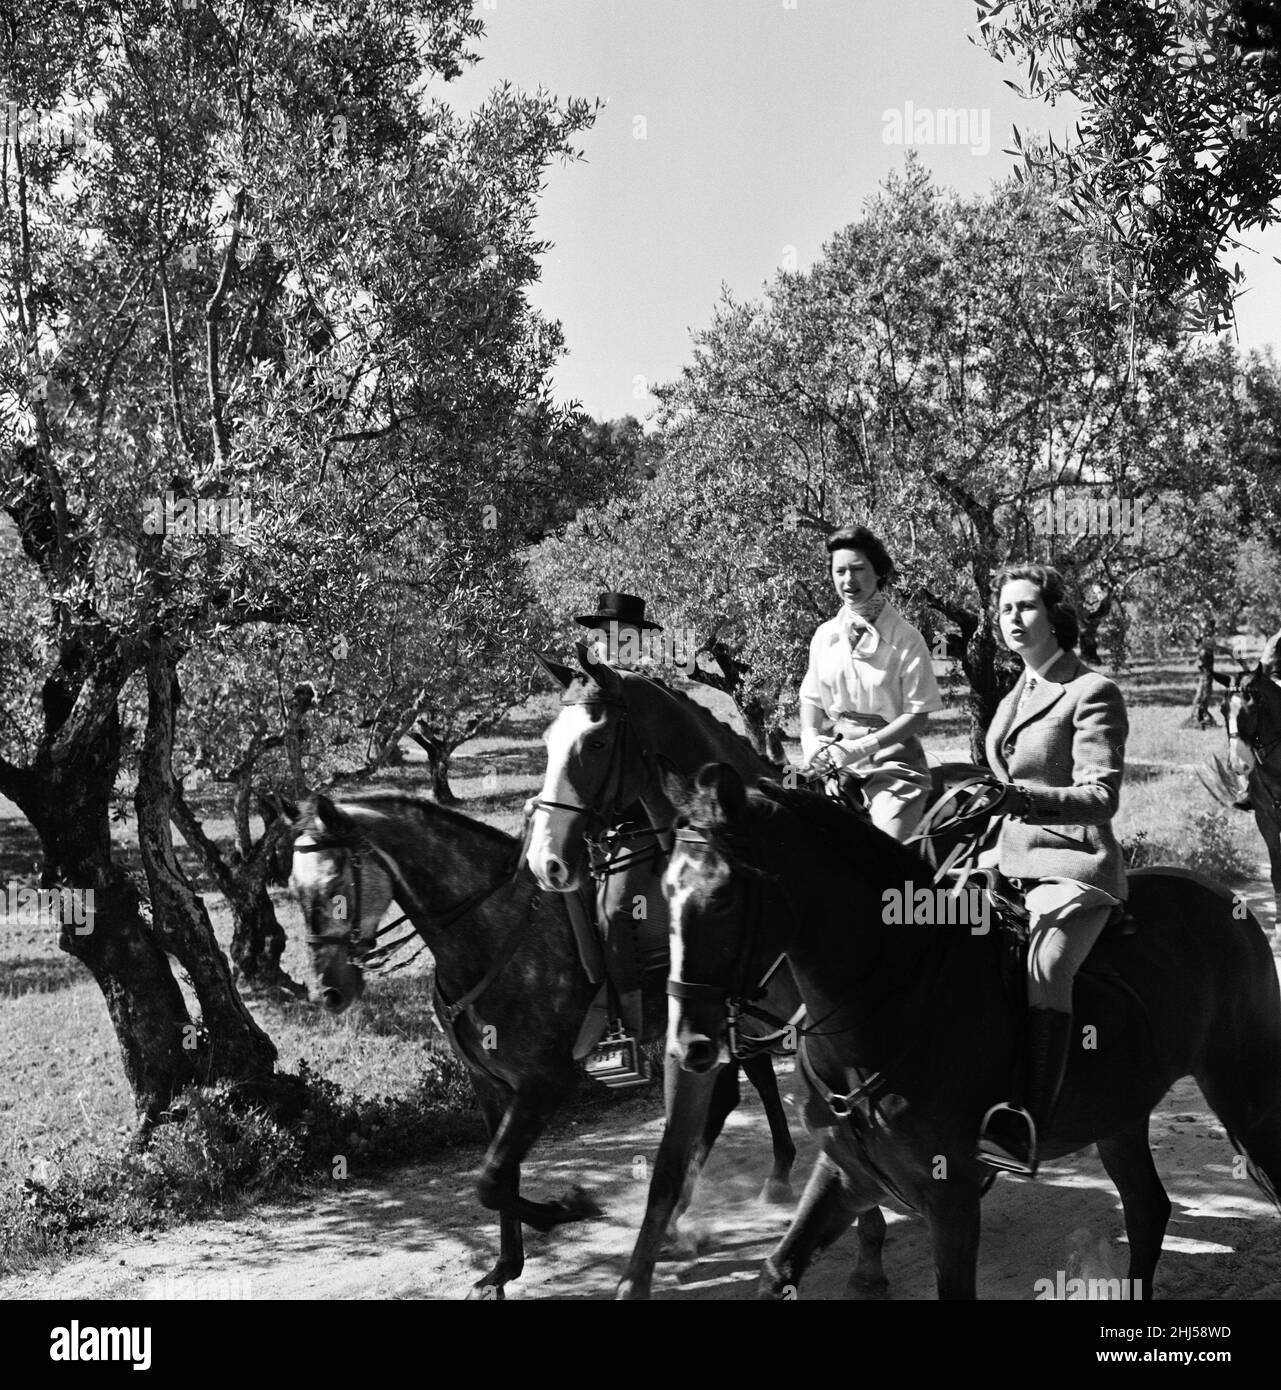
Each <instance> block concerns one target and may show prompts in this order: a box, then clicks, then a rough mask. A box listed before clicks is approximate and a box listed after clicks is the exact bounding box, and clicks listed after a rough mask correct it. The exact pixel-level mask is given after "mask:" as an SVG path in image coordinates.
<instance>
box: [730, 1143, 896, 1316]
mask: <svg viewBox="0 0 1281 1390" xmlns="http://www.w3.org/2000/svg"><path fill="white" fill-rule="evenodd" d="M875 1200H876V1198H875V1195H873V1194H871V1193H862V1192H860V1191H858V1190H856V1189H854V1190H852V1189H851V1187H850V1186H849V1184H848V1183H847V1181H846V1179H845V1178H844V1176H843V1175H842V1173H841V1170H840V1169H839V1168H838V1167H837V1166H836V1164H835V1163H833V1162H832V1160H831V1159H830V1158H828V1156H827V1155H826V1154H825V1153H820V1154H819V1156H818V1158H817V1159H816V1160H815V1162H814V1167H813V1168H812V1169H811V1171H810V1176H809V1181H808V1182H807V1183H806V1184H805V1191H804V1193H803V1194H802V1196H801V1204H800V1206H799V1207H798V1208H797V1210H796V1215H795V1216H794V1217H793V1218H792V1224H791V1225H790V1226H789V1227H788V1228H787V1234H786V1235H785V1236H784V1237H783V1239H782V1240H781V1241H780V1242H779V1244H778V1246H777V1247H776V1249H775V1250H774V1252H773V1253H772V1254H771V1255H770V1256H769V1258H768V1259H767V1260H766V1261H765V1264H764V1265H763V1266H762V1268H761V1273H760V1279H759V1280H758V1281H757V1285H756V1297H757V1298H763V1299H764V1298H773V1299H789V1298H797V1297H799V1294H800V1287H801V1278H802V1276H803V1275H804V1273H805V1271H806V1270H807V1269H808V1268H809V1266H810V1263H811V1262H812V1260H813V1259H814V1256H815V1255H818V1254H821V1253H822V1252H823V1251H824V1250H826V1249H827V1247H828V1246H829V1245H831V1244H832V1242H833V1241H835V1240H839V1239H840V1237H841V1236H842V1235H844V1234H845V1232H846V1231H847V1230H849V1228H850V1224H851V1222H853V1220H854V1218H855V1217H856V1216H858V1215H859V1214H860V1213H861V1212H864V1211H866V1210H868V1208H869V1207H872V1206H873V1205H874V1204H875ZM883 1220H884V1218H882V1221H883Z"/></svg>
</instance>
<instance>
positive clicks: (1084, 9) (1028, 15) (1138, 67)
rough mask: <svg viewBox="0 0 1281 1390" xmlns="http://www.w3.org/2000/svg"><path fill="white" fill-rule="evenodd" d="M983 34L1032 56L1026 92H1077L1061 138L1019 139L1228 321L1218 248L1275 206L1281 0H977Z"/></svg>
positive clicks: (1103, 225) (1159, 277)
mask: <svg viewBox="0 0 1281 1390" xmlns="http://www.w3.org/2000/svg"><path fill="white" fill-rule="evenodd" d="M977 8H978V27H979V33H980V36H981V39H980V41H981V42H982V43H983V44H984V45H985V46H986V48H987V49H988V51H989V52H990V53H991V54H992V55H993V56H994V57H996V58H998V59H999V60H1001V61H1003V62H1004V61H1009V62H1012V63H1015V64H1019V65H1022V66H1024V67H1025V68H1026V78H1025V81H1024V83H1023V85H1022V86H1020V85H1019V84H1017V83H1015V82H1009V83H1008V85H1009V86H1011V87H1013V88H1014V90H1015V91H1017V92H1019V94H1020V95H1023V96H1028V97H1034V98H1048V99H1049V100H1050V101H1054V100H1055V99H1056V98H1058V97H1062V96H1072V97H1075V98H1077V99H1078V100H1079V101H1080V102H1081V103H1083V106H1084V111H1083V113H1082V116H1081V119H1080V120H1079V121H1078V122H1077V125H1076V134H1075V139H1073V140H1070V141H1069V142H1068V143H1067V145H1066V146H1065V147H1057V146H1055V145H1054V144H1053V142H1051V143H1050V144H1049V146H1048V147H1047V148H1037V147H1033V146H1030V145H1028V146H1026V147H1025V145H1024V143H1023V142H1022V141H1021V140H1020V137H1019V135H1018V132H1017V131H1016V132H1015V136H1014V138H1015V144H1016V146H1017V147H1018V152H1019V153H1020V154H1022V155H1023V157H1024V159H1025V160H1026V162H1027V165H1028V167H1029V169H1030V168H1032V167H1037V168H1040V169H1042V170H1043V171H1047V172H1049V173H1050V174H1051V175H1052V176H1053V177H1055V178H1056V179H1057V180H1058V181H1059V184H1060V186H1061V187H1062V188H1063V189H1064V192H1065V197H1066V201H1067V204H1068V206H1070V207H1071V208H1072V209H1073V211H1074V214H1075V215H1076V216H1078V217H1080V218H1081V219H1082V220H1084V221H1088V222H1089V224H1090V226H1091V228H1092V229H1093V231H1094V232H1095V234H1096V235H1100V236H1103V237H1105V238H1107V239H1108V240H1109V241H1110V242H1111V243H1112V244H1113V245H1114V246H1115V247H1116V248H1117V249H1118V250H1120V251H1122V252H1124V254H1125V257H1126V259H1127V261H1128V262H1129V263H1130V264H1132V265H1134V266H1135V267H1136V268H1137V269H1138V270H1139V272H1140V276H1141V278H1142V280H1143V281H1144V283H1146V284H1148V285H1150V286H1151V287H1152V288H1153V289H1154V290H1156V291H1157V292H1158V294H1161V295H1163V296H1170V295H1177V292H1178V291H1179V290H1180V289H1181V288H1182V287H1183V286H1184V285H1185V284H1186V283H1187V282H1189V281H1190V282H1191V283H1192V284H1193V285H1195V287H1196V289H1197V290H1198V292H1199V299H1200V307H1199V310H1198V311H1197V313H1196V316H1195V326H1197V327H1203V328H1207V329H1215V328H1220V327H1224V326H1226V324H1227V323H1229V322H1230V320H1231V316H1232V302H1233V299H1234V297H1235V295H1236V293H1237V287H1238V285H1239V284H1240V282H1241V279H1242V272H1241V269H1240V263H1239V262H1237V263H1234V264H1233V265H1232V268H1231V269H1228V268H1227V267H1226V266H1225V265H1224V264H1223V263H1222V261H1221V256H1222V255H1223V253H1224V252H1225V251H1227V252H1230V251H1232V250H1235V249H1237V248H1238V247H1239V245H1240V243H1239V242H1238V240H1237V238H1238V236H1239V234H1241V233H1242V232H1246V231H1249V230H1251V229H1253V228H1259V227H1266V226H1269V225H1271V224H1272V223H1273V222H1275V221H1276V219H1277V215H1278V214H1277V204H1278V199H1281V6H1278V5H1276V4H1273V3H1256V0H1223V3H1212V4H1211V3H1203V2H1202V0H1175V2H1174V3H1171V0H979V3H978V6H977Z"/></svg>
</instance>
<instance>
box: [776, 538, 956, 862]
mask: <svg viewBox="0 0 1281 1390" xmlns="http://www.w3.org/2000/svg"><path fill="white" fill-rule="evenodd" d="M827 551H828V554H829V555H830V556H831V574H832V584H833V585H834V587H835V589H836V592H837V594H838V595H839V597H840V600H841V609H840V612H839V613H837V615H836V617H834V618H831V619H829V620H828V621H827V622H825V623H823V624H821V625H820V627H819V628H818V630H817V632H815V634H814V636H813V638H812V640H811V641H810V661H809V670H808V671H807V672H806V673H805V680H804V681H803V682H802V684H801V697H800V704H801V754H802V757H803V759H804V765H805V767H806V768H807V770H810V771H815V772H818V771H825V770H830V769H838V768H843V767H849V768H852V769H854V770H855V771H857V772H859V773H860V774H862V775H864V776H865V777H866V779H867V780H866V781H865V783H864V788H863V790H864V794H865V795H866V797H867V798H868V803H869V806H870V808H871V814H872V822H873V824H875V825H876V826H878V827H879V828H880V829H881V830H883V831H885V833H886V834H887V835H892V836H893V837H894V838H895V839H896V840H906V839H907V837H908V836H909V835H910V834H911V833H912V831H913V830H915V829H916V825H917V822H918V821H919V820H920V819H921V816H922V814H923V813H924V811H925V803H926V800H927V799H928V797H929V792H930V773H929V767H928V765H927V764H926V761H925V750H924V749H923V748H922V747H921V734H922V733H924V731H925V728H926V726H927V725H928V723H929V719H930V712H931V711H932V710H939V709H942V708H943V699H942V696H941V695H940V694H939V688H938V682H937V681H936V680H935V679H934V667H933V664H932V663H931V661H930V651H929V647H928V646H927V645H926V643H925V638H924V637H922V636H921V634H920V633H919V632H918V631H917V630H916V628H914V627H913V626H912V625H911V623H909V622H908V621H907V620H906V619H905V618H904V617H903V615H902V614H901V613H899V612H898V611H897V610H896V609H895V608H894V607H893V606H892V605H891V604H890V603H889V601H888V599H887V598H886V596H885V589H886V587H887V586H888V585H889V583H890V581H891V580H892V579H893V577H894V563H893V561H892V560H891V559H890V557H889V555H888V553H887V552H886V549H885V547H884V546H883V545H882V544H881V542H880V540H878V539H877V537H876V536H875V535H874V534H873V533H872V532H871V531H869V530H868V529H867V527H865V526H853V527H846V528H845V529H843V530H840V531H835V532H833V533H832V534H831V535H830V536H829V537H828V538H827ZM836 735H839V736H840V738H839V741H836V742H833V741H832V740H833V739H834V738H835V737H836Z"/></svg>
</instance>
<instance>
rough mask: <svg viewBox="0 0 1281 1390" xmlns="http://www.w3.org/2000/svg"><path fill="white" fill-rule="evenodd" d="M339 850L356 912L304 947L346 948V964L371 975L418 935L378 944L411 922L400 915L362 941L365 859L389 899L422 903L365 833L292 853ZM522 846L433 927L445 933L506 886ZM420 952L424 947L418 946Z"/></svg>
mask: <svg viewBox="0 0 1281 1390" xmlns="http://www.w3.org/2000/svg"><path fill="white" fill-rule="evenodd" d="M326 851H329V852H343V853H345V854H346V855H347V858H348V862H349V865H350V868H351V879H352V896H353V897H354V898H355V911H354V913H353V915H352V918H351V924H350V925H349V926H348V928H347V930H346V932H344V933H343V934H342V935H340V936H322V935H317V934H316V933H309V934H308V935H307V936H306V937H304V938H303V939H304V941H305V942H306V944H307V945H308V946H309V947H311V948H312V949H313V950H315V949H317V948H320V947H326V946H328V947H336V946H343V947H345V948H346V950H347V958H348V960H349V962H350V963H351V964H352V965H353V966H354V967H355V968H356V969H357V970H364V971H366V972H367V973H375V972H376V971H378V970H379V969H381V967H382V966H384V965H385V963H386V961H387V960H388V958H389V957H390V956H391V955H392V954H393V953H394V952H395V951H397V950H398V949H399V948H400V947H401V946H403V945H404V944H405V942H406V941H409V940H411V939H412V938H413V937H414V936H415V935H416V929H411V930H410V931H408V932H406V933H405V934H404V935H403V936H400V937H398V938H397V939H396V940H395V941H389V942H386V943H385V944H383V945H381V946H380V945H378V944H377V943H378V942H379V941H380V940H381V939H382V938H383V937H385V936H386V935H387V934H388V933H389V932H392V931H395V929H396V928H397V927H399V926H400V925H401V924H402V923H404V922H408V921H410V915H409V913H407V912H403V913H401V915H400V916H399V917H397V918H396V920H395V921H394V922H388V924H387V925H386V926H385V927H380V928H379V929H378V931H376V932H375V933H374V935H373V936H372V937H370V938H369V939H368V940H364V939H362V937H361V935H360V927H361V920H362V916H363V914H362V903H363V900H364V889H363V873H362V860H363V857H364V856H366V855H367V856H368V857H369V858H371V859H373V860H375V861H376V862H377V863H378V864H379V865H380V867H381V868H382V870H383V872H384V873H385V874H386V875H387V878H388V880H389V881H390V883H391V888H392V898H393V900H394V901H396V902H398V903H400V904H401V905H402V906H404V905H405V904H409V905H410V906H413V907H418V908H419V909H420V911H421V910H422V904H421V903H420V902H419V900H418V897H417V895H416V894H415V893H414V892H413V890H412V889H411V888H410V887H409V885H408V883H407V882H406V881H405V877H404V875H403V874H402V873H401V872H400V870H399V869H398V868H397V866H396V862H395V860H394V859H392V857H391V856H390V855H389V854H387V853H385V852H384V851H383V850H380V849H379V848H378V846H377V845H375V844H372V843H371V842H370V840H369V839H368V838H367V837H366V836H364V835H359V834H355V835H333V834H330V835H324V836H321V837H319V838H313V840H312V843H311V844H309V845H298V844H295V845H294V847H293V852H294V853H295V854H320V853H323V852H326ZM524 851H525V847H524V845H523V844H522V846H521V850H520V855H519V856H518V857H517V860H516V866H515V869H514V870H511V871H509V870H507V869H504V870H503V872H502V874H501V876H500V877H499V878H498V879H497V880H496V881H495V882H493V883H491V884H487V885H486V886H485V887H483V888H479V889H477V890H476V891H475V892H474V893H469V894H468V895H467V896H466V897H465V898H462V899H460V900H459V901H458V902H456V903H454V904H453V905H452V906H451V907H449V908H447V909H445V911H443V912H441V913H432V914H431V915H432V920H433V924H434V925H435V926H436V927H437V928H438V929H439V930H442V931H447V930H448V929H449V928H450V927H452V926H453V925H454V924H455V923H456V922H458V921H459V920H461V919H462V918H463V917H465V916H466V915H467V914H468V913H469V912H472V911H474V910H475V909H476V908H478V907H480V906H481V904H482V903H484V902H486V901H488V899H490V898H492V897H493V896H494V894H495V893H497V892H498V890H499V889H500V888H502V887H504V886H505V885H506V884H508V883H510V882H511V881H512V880H513V878H514V877H515V875H516V874H517V873H519V871H520V865H521V861H522V859H523V857H524ZM425 944H426V943H424V947H425ZM420 949H422V948H420ZM417 955H418V952H415V953H414V955H412V956H410V957H408V958H407V959H406V960H403V961H401V962H399V963H398V964H396V965H394V966H391V967H389V968H388V971H387V973H389V974H390V973H391V971H393V970H399V969H401V968H402V967H403V966H405V965H408V964H409V963H410V961H412V960H415V959H416V958H417Z"/></svg>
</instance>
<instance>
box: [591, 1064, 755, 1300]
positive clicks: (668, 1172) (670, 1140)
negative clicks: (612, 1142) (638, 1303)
mask: <svg viewBox="0 0 1281 1390" xmlns="http://www.w3.org/2000/svg"><path fill="white" fill-rule="evenodd" d="M727 1070H729V1069H728V1068H726V1067H722V1068H720V1069H719V1070H718V1071H716V1072H709V1073H705V1074H703V1075H697V1074H695V1073H694V1072H687V1071H682V1070H681V1068H680V1064H679V1062H677V1061H676V1059H675V1058H671V1057H669V1058H668V1059H667V1060H666V1064H665V1083H666V1095H665V1101H666V1107H667V1124H666V1126H665V1128H664V1129H663V1137H662V1140H661V1142H660V1143H659V1146H658V1153H657V1155H656V1156H655V1159H654V1172H653V1175H652V1176H651V1178H650V1181H649V1195H648V1197H647V1199H646V1202H645V1217H644V1220H643V1221H642V1222H641V1228H640V1231H639V1232H638V1233H637V1236H636V1244H635V1245H634V1246H633V1247H632V1254H631V1258H630V1259H629V1260H628V1262H627V1270H626V1272H625V1273H624V1275H623V1278H622V1280H621V1281H620V1282H619V1285H618V1291H617V1293H616V1295H615V1297H617V1298H619V1299H643V1298H648V1297H649V1290H650V1283H651V1281H652V1279H653V1277H654V1265H655V1264H656V1263H657V1261H658V1254H659V1250H660V1249H661V1248H662V1244H663V1237H664V1236H665V1235H666V1234H667V1228H668V1226H669V1225H670V1224H671V1220H672V1213H673V1212H674V1211H675V1210H676V1207H677V1204H678V1203H679V1202H680V1201H681V1199H682V1197H683V1196H684V1194H685V1192H686V1190H687V1188H689V1187H692V1185H693V1184H692V1177H691V1166H692V1165H693V1164H694V1163H695V1161H696V1156H697V1155H698V1154H699V1153H700V1152H701V1153H702V1155H703V1156H704V1157H705V1156H706V1149H705V1148H704V1147H703V1144H704V1143H705V1140H706V1132H707V1125H708V1123H709V1112H710V1107H711V1102H712V1096H713V1094H714V1092H716V1090H717V1088H718V1087H723V1086H724V1084H725V1083H724V1081H723V1080H722V1077H721V1073H722V1072H725V1071H727ZM731 1081H732V1078H731ZM726 1113H728V1112H726ZM724 1118H725V1117H724V1115H722V1116H721V1123H722V1124H723V1123H724ZM717 1128H718V1130H719V1125H718V1126H717Z"/></svg>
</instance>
